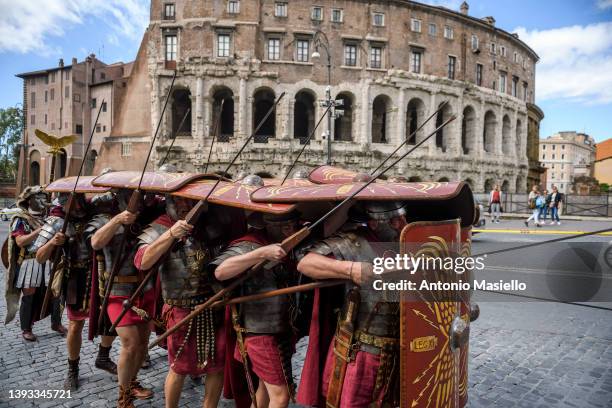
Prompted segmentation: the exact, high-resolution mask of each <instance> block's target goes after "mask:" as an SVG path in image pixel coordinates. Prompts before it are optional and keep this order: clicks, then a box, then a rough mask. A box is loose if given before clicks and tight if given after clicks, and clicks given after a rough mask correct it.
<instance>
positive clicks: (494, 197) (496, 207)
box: [489, 184, 502, 224]
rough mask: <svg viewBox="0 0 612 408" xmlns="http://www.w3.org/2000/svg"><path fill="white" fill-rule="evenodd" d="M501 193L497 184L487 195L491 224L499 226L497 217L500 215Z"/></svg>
mask: <svg viewBox="0 0 612 408" xmlns="http://www.w3.org/2000/svg"><path fill="white" fill-rule="evenodd" d="M501 202H502V192H501V191H500V190H499V184H496V185H495V188H494V189H493V190H492V191H491V193H490V194H489V207H490V208H491V217H492V219H491V222H496V223H498V224H499V216H500V214H501Z"/></svg>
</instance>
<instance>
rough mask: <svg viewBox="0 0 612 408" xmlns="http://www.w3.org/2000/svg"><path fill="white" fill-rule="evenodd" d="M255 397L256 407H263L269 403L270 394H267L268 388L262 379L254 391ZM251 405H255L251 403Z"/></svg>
mask: <svg viewBox="0 0 612 408" xmlns="http://www.w3.org/2000/svg"><path fill="white" fill-rule="evenodd" d="M255 399H256V400H257V407H259V408H264V407H267V406H268V405H269V404H270V396H269V395H268V390H267V389H266V386H265V384H264V383H263V381H260V382H259V387H257V391H256V392H255ZM251 406H252V407H254V406H255V405H253V404H251Z"/></svg>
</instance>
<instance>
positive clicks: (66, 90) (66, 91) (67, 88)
mask: <svg viewBox="0 0 612 408" xmlns="http://www.w3.org/2000/svg"><path fill="white" fill-rule="evenodd" d="M64 98H66V99H68V98H70V87H69V86H66V87H65V88H64Z"/></svg>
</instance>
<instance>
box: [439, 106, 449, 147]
mask: <svg viewBox="0 0 612 408" xmlns="http://www.w3.org/2000/svg"><path fill="white" fill-rule="evenodd" d="M452 113H453V112H452V109H451V107H450V105H448V104H447V105H446V106H444V108H443V109H442V110H441V111H439V112H438V114H437V115H436V128H438V127H440V126H441V125H442V124H443V123H444V122H446V121H447V120H448V119H450V117H451V115H452ZM448 134H449V133H448V131H446V129H445V128H442V129H440V130H438V131H437V132H436V147H439V148H440V149H442V151H443V152H445V151H446V148H447V147H448V140H447V135H448Z"/></svg>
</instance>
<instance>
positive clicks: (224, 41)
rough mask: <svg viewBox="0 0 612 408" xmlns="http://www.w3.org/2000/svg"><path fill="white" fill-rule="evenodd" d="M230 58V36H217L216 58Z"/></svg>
mask: <svg viewBox="0 0 612 408" xmlns="http://www.w3.org/2000/svg"><path fill="white" fill-rule="evenodd" d="M229 56H230V36H229V34H218V35H217V57H229Z"/></svg>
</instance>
